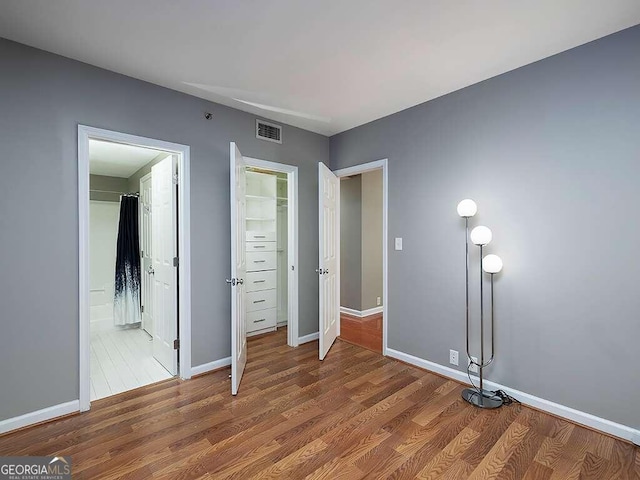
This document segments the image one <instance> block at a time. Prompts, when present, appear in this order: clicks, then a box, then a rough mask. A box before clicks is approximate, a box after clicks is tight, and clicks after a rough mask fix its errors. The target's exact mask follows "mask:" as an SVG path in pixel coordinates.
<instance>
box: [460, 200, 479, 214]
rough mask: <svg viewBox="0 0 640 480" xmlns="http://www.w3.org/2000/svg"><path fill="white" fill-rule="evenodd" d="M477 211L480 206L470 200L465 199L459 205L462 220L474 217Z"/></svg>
mask: <svg viewBox="0 0 640 480" xmlns="http://www.w3.org/2000/svg"><path fill="white" fill-rule="evenodd" d="M477 211H478V206H477V205H476V202H474V201H473V200H471V199H470V198H465V199H464V200H462V201H461V202H460V203H459V204H458V215H460V216H461V217H462V218H469V217H473V216H474V215H475V214H476V212H477Z"/></svg>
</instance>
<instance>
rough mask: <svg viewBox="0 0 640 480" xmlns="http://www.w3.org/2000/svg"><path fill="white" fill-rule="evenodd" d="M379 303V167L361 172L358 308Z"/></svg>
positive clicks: (374, 305)
mask: <svg viewBox="0 0 640 480" xmlns="http://www.w3.org/2000/svg"><path fill="white" fill-rule="evenodd" d="M378 297H380V305H382V170H381V169H380V170H374V171H372V172H366V173H363V174H362V310H368V309H370V308H375V307H377V306H378V303H377V299H378Z"/></svg>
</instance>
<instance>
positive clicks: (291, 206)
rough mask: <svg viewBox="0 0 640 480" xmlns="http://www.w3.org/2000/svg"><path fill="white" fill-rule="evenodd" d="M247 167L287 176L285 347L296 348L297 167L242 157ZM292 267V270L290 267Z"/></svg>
mask: <svg viewBox="0 0 640 480" xmlns="http://www.w3.org/2000/svg"><path fill="white" fill-rule="evenodd" d="M244 161H245V163H246V164H247V166H249V167H258V168H264V169H266V170H271V171H274V172H280V173H286V174H287V196H288V201H287V226H288V228H287V230H288V232H287V235H288V238H287V243H288V250H289V252H288V259H287V263H288V266H289V275H288V278H287V289H288V292H287V297H288V298H287V302H288V308H287V310H288V311H287V345H289V346H290V347H297V346H298V345H299V344H300V339H299V338H298V331H299V325H298V167H296V166H294V165H287V164H285V163H277V162H269V161H267V160H260V159H258V158H252V157H244ZM292 266H293V270H291V267H292Z"/></svg>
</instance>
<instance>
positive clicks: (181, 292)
mask: <svg viewBox="0 0 640 480" xmlns="http://www.w3.org/2000/svg"><path fill="white" fill-rule="evenodd" d="M89 139H94V140H106V141H111V142H117V143H125V144H129V145H135V146H138V147H146V148H153V149H157V150H162V151H165V152H170V153H173V154H176V155H178V178H179V182H180V183H179V185H180V188H179V189H178V258H179V259H180V261H179V264H178V276H179V279H180V286H179V288H178V299H179V310H178V316H179V319H180V320H179V332H178V334H179V337H180V353H179V362H180V368H179V375H180V378H182V379H183V380H188V379H189V378H191V226H190V225H191V206H190V193H191V183H190V171H191V169H190V148H189V146H187V145H181V144H178V143H171V142H165V141H162V140H156V139H152V138H146V137H139V136H137V135H129V134H127V133H120V132H114V131H111V130H103V129H101V128H94V127H89V126H86V125H78V215H79V217H78V241H79V272H78V273H79V284H78V307H79V313H80V315H79V317H80V321H79V354H80V356H79V367H80V368H79V388H80V390H79V394H80V411H81V412H84V411H87V410H89V409H90V407H91V401H90V398H91V397H90V393H91V381H90V369H89V362H90V330H89V321H90V318H89Z"/></svg>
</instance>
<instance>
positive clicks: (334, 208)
mask: <svg viewBox="0 0 640 480" xmlns="http://www.w3.org/2000/svg"><path fill="white" fill-rule="evenodd" d="M374 172H378V173H374ZM369 173H373V175H367V174H369ZM380 174H381V175H380ZM380 176H381V178H380ZM349 177H352V178H357V179H358V180H353V183H352V184H348V183H346V182H349V181H350V180H346V179H347V178H349ZM362 178H366V181H367V182H372V188H367V191H368V193H375V195H380V194H381V197H382V198H381V204H382V211H381V217H380V212H378V213H373V214H374V215H376V221H380V220H381V222H382V225H381V232H382V238H381V247H382V250H381V251H377V253H375V254H374V255H381V262H382V265H381V267H382V268H381V285H380V281H379V266H376V267H375V268H374V270H375V271H376V273H373V272H372V271H369V269H368V268H367V269H365V270H363V268H362V260H363V259H362V254H363V253H365V252H363V250H364V249H369V248H370V247H369V246H364V248H363V244H362V237H363V236H366V234H367V229H368V226H369V225H370V224H371V222H372V220H371V219H369V218H367V219H364V220H365V222H366V224H364V225H363V217H362V208H361V206H360V208H359V209H358V208H356V209H355V210H356V211H358V215H357V217H358V219H356V220H351V222H352V223H353V222H355V223H357V224H360V225H361V227H360V229H359V232H360V235H359V237H358V236H356V243H358V244H359V245H356V246H355V247H354V252H355V256H356V257H357V260H358V262H356V263H357V264H358V265H357V268H355V269H354V267H353V265H350V261H351V260H353V258H352V257H351V258H345V259H343V256H344V252H342V251H341V250H342V247H343V246H344V245H341V243H343V242H342V241H344V242H345V243H346V242H348V241H352V240H353V238H348V237H347V236H348V235H350V234H352V233H351V232H350V231H349V228H347V232H346V233H344V234H343V232H342V227H343V226H344V227H347V226H352V224H349V225H348V224H343V222H342V211H341V210H342V208H348V207H351V206H352V204H349V203H348V204H344V203H343V201H342V193H343V192H342V191H341V189H342V185H341V183H342V181H343V180H344V181H345V186H347V185H348V187H347V188H352V187H353V188H352V189H353V190H355V191H359V192H360V201H361V196H362V185H361V183H362ZM380 180H381V184H380ZM358 181H359V182H360V185H358ZM318 183H319V227H320V232H319V233H320V235H319V266H318V269H317V272H318V274H319V275H320V289H319V303H320V318H319V337H320V342H319V357H320V359H321V360H322V359H324V358H325V356H326V355H327V354H328V353H329V350H330V348H331V345H332V344H333V342H334V341H335V339H336V338H337V337H338V336H341V335H346V336H352V340H353V337H354V336H355V339H358V337H360V338H362V332H363V331H364V332H365V335H366V327H367V325H363V322H362V319H363V318H364V319H368V320H370V322H371V323H374V325H375V327H376V328H380V329H381V332H380V333H381V342H379V343H378V340H376V346H377V345H380V344H381V345H380V347H378V348H379V349H380V351H381V353H382V354H383V355H386V352H387V326H388V320H389V319H388V313H387V312H388V303H387V298H388V295H387V292H388V271H387V264H388V263H387V255H388V253H387V252H388V227H387V225H388V162H387V160H386V159H383V160H378V161H375V162H369V163H366V164H362V165H357V166H354V167H349V168H345V169H340V170H337V171H335V172H332V171H331V170H329V169H328V168H327V167H326V166H325V165H324V164H322V163H320V164H319V179H318ZM373 185H375V186H373ZM347 196H348V195H347ZM348 200H349V199H347V201H348ZM378 202H379V200H378ZM372 212H375V209H372ZM345 213H350V212H345ZM378 228H379V227H377V226H376V229H378ZM373 243H375V242H373ZM352 255H353V254H352ZM367 255H368V253H367ZM342 267H344V268H345V271H344V272H342V271H341V270H342ZM367 267H368V266H367ZM350 268H351V269H353V270H355V274H356V279H359V280H354V282H353V283H356V284H357V283H358V281H359V282H360V283H361V284H362V278H363V275H367V279H366V280H367V282H369V280H371V277H377V278H375V282H373V283H375V285H376V286H375V287H374V288H373V289H370V290H371V291H372V292H373V294H371V293H367V294H366V295H367V297H366V298H367V299H366V300H365V301H366V302H367V305H368V304H370V303H371V302H375V303H376V304H377V303H380V304H381V305H375V306H372V307H371V308H369V307H368V306H367V308H364V309H363V308H362V305H363V300H364V298H363V289H362V286H359V287H358V286H357V285H356V288H355V289H353V288H351V290H352V291H353V292H355V293H353V294H352V297H355V299H356V300H354V301H356V302H357V303H355V305H356V306H359V307H360V308H349V307H347V306H345V305H344V304H343V301H344V302H345V303H346V302H348V301H349V299H348V298H347V297H348V294H349V292H350V287H352V285H346V286H345V288H343V287H342V284H343V282H345V281H349V278H343V276H344V277H346V276H347V274H346V271H347V270H348V269H350ZM349 273H353V272H349ZM380 288H381V290H382V294H381V295H379V294H377V293H375V292H376V290H377V291H378V292H379V291H380ZM378 297H380V298H379V299H378ZM358 299H359V302H358ZM341 307H342V308H341ZM380 316H381V318H380ZM341 317H343V318H345V321H344V325H342V319H341ZM367 317H369V318H367ZM349 321H351V323H349ZM354 322H356V323H354ZM378 325H379V327H378ZM343 326H344V327H346V328H347V330H349V329H350V327H354V328H351V330H352V331H351V332H349V331H347V332H345V333H344V334H343V333H342V328H343ZM354 330H355V331H354ZM377 335H380V334H377ZM347 339H348V338H347ZM354 343H355V342H354Z"/></svg>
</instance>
